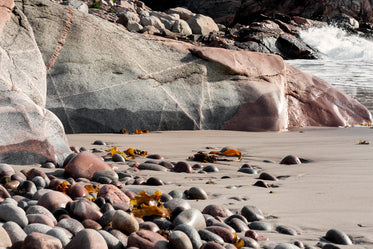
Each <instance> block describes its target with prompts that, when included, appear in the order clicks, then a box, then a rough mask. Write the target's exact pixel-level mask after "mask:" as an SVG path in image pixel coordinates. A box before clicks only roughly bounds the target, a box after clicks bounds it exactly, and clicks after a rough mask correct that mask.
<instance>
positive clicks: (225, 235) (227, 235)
mask: <svg viewBox="0 0 373 249" xmlns="http://www.w3.org/2000/svg"><path fill="white" fill-rule="evenodd" d="M221 224H223V223H221ZM224 225H226V224H224ZM205 229H206V230H207V231H210V232H213V233H215V234H217V235H219V237H221V238H222V239H223V240H224V242H226V243H234V242H235V241H236V237H237V235H236V231H234V229H228V228H225V227H222V226H215V225H214V226H208V227H206V228H205Z"/></svg>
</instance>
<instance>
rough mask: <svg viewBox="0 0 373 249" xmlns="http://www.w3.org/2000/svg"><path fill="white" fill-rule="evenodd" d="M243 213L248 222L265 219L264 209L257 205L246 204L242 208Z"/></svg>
mask: <svg viewBox="0 0 373 249" xmlns="http://www.w3.org/2000/svg"><path fill="white" fill-rule="evenodd" d="M241 214H242V215H243V216H244V217H245V218H246V220H247V221H248V222H252V221H259V220H263V219H264V215H263V212H262V210H260V209H259V208H257V207H255V206H250V205H246V206H244V207H243V208H242V209H241Z"/></svg>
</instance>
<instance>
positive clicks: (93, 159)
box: [65, 151, 112, 180]
mask: <svg viewBox="0 0 373 249" xmlns="http://www.w3.org/2000/svg"><path fill="white" fill-rule="evenodd" d="M100 170H112V168H111V167H110V166H109V165H108V164H107V163H106V162H104V161H103V160H102V158H101V157H99V156H96V155H94V154H92V153H90V152H88V151H83V152H81V153H79V154H78V155H77V156H76V157H74V158H73V159H71V161H70V162H69V163H68V164H67V165H66V166H65V172H66V173H68V174H70V175H71V176H72V177H73V178H74V179H78V178H80V177H82V178H87V179H90V180H91V179H92V176H93V174H94V173H95V172H96V171H100Z"/></svg>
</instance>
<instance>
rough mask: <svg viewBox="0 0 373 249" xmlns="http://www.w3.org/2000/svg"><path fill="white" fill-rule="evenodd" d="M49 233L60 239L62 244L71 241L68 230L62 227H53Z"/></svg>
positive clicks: (64, 244)
mask: <svg viewBox="0 0 373 249" xmlns="http://www.w3.org/2000/svg"><path fill="white" fill-rule="evenodd" d="M47 234H48V235H50V236H53V237H55V238H57V239H59V240H60V241H61V243H62V246H66V245H67V244H68V243H69V242H70V239H69V236H67V234H66V232H65V231H64V230H63V229H62V228H59V227H56V228H52V229H51V230H49V231H48V232H47Z"/></svg>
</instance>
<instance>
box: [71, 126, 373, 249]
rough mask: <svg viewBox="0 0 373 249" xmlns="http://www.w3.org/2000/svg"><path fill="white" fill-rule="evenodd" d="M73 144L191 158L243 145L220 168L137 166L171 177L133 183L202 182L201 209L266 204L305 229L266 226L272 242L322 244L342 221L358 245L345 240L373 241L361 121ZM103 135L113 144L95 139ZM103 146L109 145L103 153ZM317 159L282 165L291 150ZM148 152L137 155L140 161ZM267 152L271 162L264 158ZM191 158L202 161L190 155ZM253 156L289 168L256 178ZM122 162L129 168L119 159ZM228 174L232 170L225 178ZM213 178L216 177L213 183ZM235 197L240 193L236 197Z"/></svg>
mask: <svg viewBox="0 0 373 249" xmlns="http://www.w3.org/2000/svg"><path fill="white" fill-rule="evenodd" d="M68 140H69V143H70V145H71V146H77V147H80V146H84V147H86V148H89V149H92V148H101V149H107V148H109V147H111V146H117V147H118V149H119V150H126V149H127V148H129V147H132V148H136V149H141V150H146V151H148V154H160V155H162V156H163V157H164V160H166V161H171V162H178V161H186V160H187V159H188V158H189V157H190V156H192V155H193V154H195V153H197V152H198V151H205V152H209V151H211V150H220V149H222V148H223V147H226V146H228V147H230V148H234V149H238V150H240V151H241V152H242V153H243V157H242V159H241V161H234V162H226V161H221V162H218V163H216V164H215V165H216V166H217V167H218V168H219V170H220V171H219V172H216V173H207V174H201V173H197V172H195V173H190V174H188V173H175V172H166V173H165V172H155V171H140V172H135V173H132V174H133V175H134V176H136V175H139V176H143V177H144V178H149V177H151V176H155V177H158V178H160V179H161V180H163V181H164V182H165V183H167V184H166V185H164V186H157V187H155V186H135V185H128V186H126V187H128V188H129V189H134V190H136V189H137V188H145V189H159V190H161V191H162V192H166V193H168V192H169V191H171V190H173V189H178V190H181V191H184V190H187V189H189V188H190V187H193V186H198V187H201V188H203V189H204V190H205V191H206V192H207V194H208V196H209V199H208V200H199V201H193V200H191V201H190V203H191V205H192V207H195V208H198V209H200V210H202V209H203V208H204V207H205V206H207V205H208V204H218V205H224V206H226V207H228V208H229V209H230V210H232V211H233V212H239V211H240V210H241V208H242V207H243V206H244V205H254V206H257V207H258V208H260V209H261V210H262V211H263V212H264V215H265V216H266V219H265V221H266V222H269V223H272V224H274V225H287V226H290V227H294V228H295V229H297V230H298V231H300V232H301V234H300V235H297V236H289V235H283V234H279V233H277V232H276V231H271V232H260V233H261V234H264V235H265V236H267V237H268V238H269V242H267V243H271V242H293V241H295V240H301V241H303V242H304V243H306V244H309V245H316V244H317V242H318V241H319V240H320V238H321V237H322V236H324V235H325V233H326V232H327V231H328V230H329V229H332V228H337V229H340V230H342V231H344V232H345V233H347V234H348V235H349V236H351V238H352V239H353V242H354V244H355V245H354V246H341V248H373V194H372V190H373V163H372V162H373V145H372V144H370V145H359V144H358V143H359V140H367V141H371V142H373V129H370V128H369V127H357V128H302V129H296V130H293V131H289V132H263V133H254V132H237V131H166V132H151V133H149V134H142V135H122V134H74V135H68ZM95 140H103V141H104V142H106V143H107V146H97V145H92V143H93V141H95ZM104 154H105V153H104ZM289 154H292V155H296V156H298V157H300V158H304V159H308V160H311V162H309V163H304V164H301V165H281V164H279V162H280V161H281V159H282V158H284V157H285V156H286V155H289ZM146 160H147V159H146V158H139V159H137V161H138V162H140V163H141V162H144V161H146ZM265 160H267V161H271V162H264V161H265ZM190 163H191V164H192V165H193V164H194V163H196V162H193V161H190ZM244 163H248V164H250V165H252V166H255V167H257V168H258V169H259V173H260V172H262V171H264V172H268V173H271V174H273V175H275V176H283V177H282V178H281V180H279V181H277V182H270V181H267V183H269V184H274V185H276V186H277V187H276V186H274V187H272V188H262V187H257V186H253V184H254V183H255V182H256V181H257V180H258V179H257V177H258V175H249V174H245V173H240V172H237V170H238V169H239V168H240V167H241V166H242V165H243V164H244ZM111 164H114V163H111ZM115 164H116V165H117V166H118V167H119V170H126V169H128V168H129V166H128V165H126V164H123V163H122V164H118V163H115ZM222 176H230V178H228V179H222ZM208 182H209V183H211V182H213V183H214V184H207V183H208ZM231 197H240V198H242V199H243V200H241V201H237V200H234V199H230V198H231Z"/></svg>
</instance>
